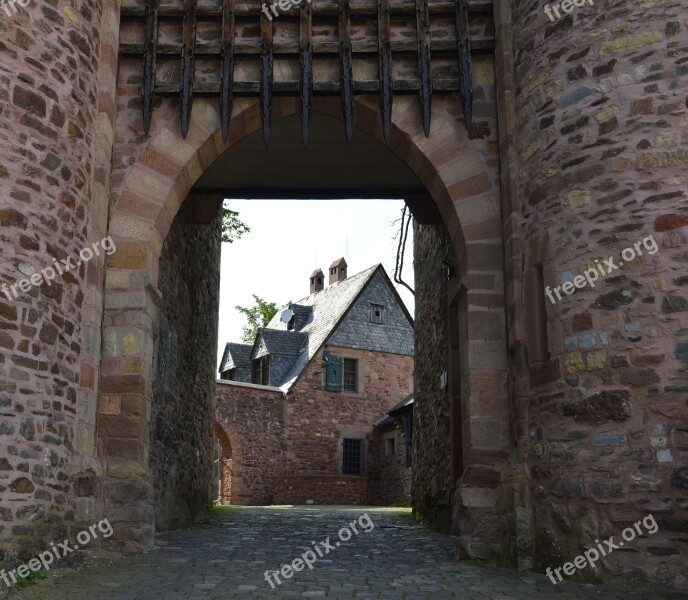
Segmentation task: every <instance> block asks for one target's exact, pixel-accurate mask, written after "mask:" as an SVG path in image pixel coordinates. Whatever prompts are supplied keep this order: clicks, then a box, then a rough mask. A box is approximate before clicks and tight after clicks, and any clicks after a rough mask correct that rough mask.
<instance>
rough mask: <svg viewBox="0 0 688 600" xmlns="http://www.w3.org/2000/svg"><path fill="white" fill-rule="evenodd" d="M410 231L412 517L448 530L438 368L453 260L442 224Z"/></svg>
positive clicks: (447, 417) (443, 354)
mask: <svg viewBox="0 0 688 600" xmlns="http://www.w3.org/2000/svg"><path fill="white" fill-rule="evenodd" d="M413 233H414V235H413V240H414V249H413V251H414V253H413V262H414V267H415V280H414V282H415V283H414V285H415V289H416V316H415V350H416V371H415V381H414V388H415V389H414V404H413V419H414V431H413V459H414V460H413V485H412V490H411V495H412V498H413V510H414V512H415V514H416V518H418V519H422V520H428V521H429V522H430V523H432V524H433V525H434V526H435V527H436V528H438V529H444V530H448V529H449V528H450V523H451V510H452V508H451V507H452V498H451V493H452V490H453V487H454V486H453V485H452V481H451V462H450V460H449V458H450V457H451V445H450V444H451V431H450V425H451V407H450V401H449V391H448V390H447V389H442V388H441V376H442V373H443V372H444V371H447V370H448V369H449V323H448V319H447V300H446V298H447V276H446V271H445V270H443V269H442V266H441V261H443V260H445V261H453V250H452V247H451V242H450V240H449V238H448V237H447V235H446V233H445V232H444V230H443V228H442V227H440V226H435V225H416V226H415V228H414V231H413ZM450 264H451V263H450Z"/></svg>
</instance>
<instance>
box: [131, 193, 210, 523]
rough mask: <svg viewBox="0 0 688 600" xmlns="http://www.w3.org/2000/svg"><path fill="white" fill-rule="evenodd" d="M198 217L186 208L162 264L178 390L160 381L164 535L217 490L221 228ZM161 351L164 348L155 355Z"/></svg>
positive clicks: (157, 478)
mask: <svg viewBox="0 0 688 600" xmlns="http://www.w3.org/2000/svg"><path fill="white" fill-rule="evenodd" d="M191 200H193V199H191ZM218 208H219V207H218ZM196 210H197V207H196V206H195V205H194V203H193V202H192V201H187V202H186V203H185V204H184V206H183V207H182V209H181V210H180V211H179V213H178V214H177V216H176V218H175V220H174V222H173V223H172V228H171V229H170V232H169V234H168V235H167V238H166V239H165V243H164V245H163V250H162V255H161V257H160V280H159V288H160V292H161V294H162V302H161V305H160V312H161V314H162V315H163V316H164V317H165V319H166V320H167V322H168V323H169V327H170V329H171V330H172V331H174V332H175V333H176V335H177V368H176V371H177V375H176V380H177V389H176V391H171V390H169V389H168V388H166V387H165V386H163V385H162V384H161V382H160V380H159V377H158V378H156V379H155V380H154V381H153V402H152V411H151V433H150V436H151V450H150V463H151V472H152V473H153V476H154V482H155V524H156V529H159V530H164V529H170V528H175V527H180V526H188V525H189V524H191V523H192V522H193V521H194V519H195V518H197V517H199V516H201V515H203V514H204V512H205V511H207V510H208V508H209V507H210V500H211V498H212V491H211V490H212V489H213V486H214V484H215V482H214V481H213V472H214V469H213V462H214V460H215V452H214V448H215V433H214V430H213V423H214V418H215V368H214V367H215V362H216V348H217V327H218V318H219V308H220V306H219V303H220V295H219V290H220V234H221V225H222V222H221V215H220V212H219V210H218V211H215V214H214V216H212V217H211V218H210V220H209V222H207V223H204V222H200V223H199V222H198V221H197V219H196V217H195V211H196ZM159 352H160V346H159V341H158V347H157V351H156V356H157V354H158V353H159ZM156 367H157V365H156ZM128 443H129V446H130V449H131V451H132V452H134V448H136V449H137V450H138V451H139V452H141V451H142V446H141V444H140V442H139V441H138V440H136V441H131V440H129V441H128ZM133 458H139V457H138V456H133ZM137 508H138V507H137V506H136V504H133V505H132V506H131V510H137Z"/></svg>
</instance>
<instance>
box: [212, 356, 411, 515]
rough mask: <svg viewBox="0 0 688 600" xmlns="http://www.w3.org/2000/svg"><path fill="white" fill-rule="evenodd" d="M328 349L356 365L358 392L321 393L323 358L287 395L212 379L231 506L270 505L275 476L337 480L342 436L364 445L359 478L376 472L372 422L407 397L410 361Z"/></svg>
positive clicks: (303, 483) (315, 361) (301, 485)
mask: <svg viewBox="0 0 688 600" xmlns="http://www.w3.org/2000/svg"><path fill="white" fill-rule="evenodd" d="M328 350H330V352H332V353H333V354H338V355H341V356H345V357H347V358H357V359H358V360H359V369H360V387H359V391H360V393H358V394H353V393H345V392H329V391H327V390H322V389H320V385H321V378H320V377H321V376H320V362H321V360H322V353H318V355H317V356H316V357H315V358H314V359H313V360H312V361H311V363H310V364H309V366H308V367H307V368H306V372H305V373H304V374H303V375H302V378H301V379H300V380H299V382H297V384H296V385H295V386H294V388H293V389H292V391H291V392H290V393H289V395H288V396H286V397H285V396H284V395H283V393H282V392H281V391H280V390H279V389H278V388H270V387H267V386H258V385H253V384H242V383H238V382H230V381H218V382H217V409H216V421H217V423H218V425H219V426H220V427H221V428H222V429H223V430H224V432H225V433H226V434H227V436H228V438H229V442H230V444H231V447H232V469H233V477H232V483H231V490H232V504H268V503H271V502H273V500H274V498H275V489H274V482H273V477H275V476H285V475H289V476H291V475H296V474H300V475H309V476H313V475H327V476H329V477H330V478H331V476H336V475H341V471H342V440H343V439H344V438H345V437H356V438H362V439H364V440H365V444H364V448H365V453H366V456H365V460H364V479H366V480H367V478H369V477H370V475H372V474H374V473H376V471H375V469H376V468H377V467H376V466H375V465H374V461H375V460H376V458H377V457H376V450H374V448H376V446H375V444H374V438H375V433H374V432H373V423H374V422H375V421H377V420H378V419H379V418H380V417H382V416H384V415H385V414H386V413H387V411H388V410H389V409H390V408H392V407H393V406H394V405H395V404H397V403H398V402H399V401H400V400H402V399H403V398H405V397H406V396H408V394H409V393H410V392H411V385H412V381H413V357H410V356H402V355H398V354H387V353H384V352H366V351H362V350H352V349H349V348H338V347H335V346H329V347H328ZM316 479H317V478H316ZM339 479H341V480H342V481H344V480H347V478H346V477H343V478H341V477H340V478H339ZM310 480H311V479H308V478H306V479H304V480H303V481H300V482H299V484H298V490H299V494H301V493H304V494H305V493H306V490H305V487H304V486H306V485H307V481H310ZM312 481H314V482H315V479H312ZM327 481H328V482H330V483H331V481H330V479H328V480H327ZM314 485H315V487H316V488H317V487H318V485H319V484H318V485H316V484H315V483H314ZM356 485H357V484H356ZM326 487H327V486H326ZM327 489H330V488H327ZM331 489H335V488H331ZM356 489H357V490H358V489H359V488H356ZM316 492H317V490H316V489H315V488H314V490H313V492H312V495H313V494H316ZM359 492H360V490H359V491H356V492H352V493H354V494H359ZM285 493H287V492H285ZM323 493H324V492H323ZM362 493H363V496H362V498H363V499H365V496H366V492H365V490H364V491H363V492H362ZM306 495H308V494H306ZM335 495H336V494H335ZM299 497H300V496H299ZM356 497H357V498H358V497H359V496H358V495H356ZM334 499H335V498H334V496H332V501H334Z"/></svg>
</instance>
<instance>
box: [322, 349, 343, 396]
mask: <svg viewBox="0 0 688 600" xmlns="http://www.w3.org/2000/svg"><path fill="white" fill-rule="evenodd" d="M343 371H344V360H343V359H342V357H341V356H333V355H330V361H329V363H328V364H327V383H326V384H325V389H326V390H329V391H330V392H341V391H342V380H343Z"/></svg>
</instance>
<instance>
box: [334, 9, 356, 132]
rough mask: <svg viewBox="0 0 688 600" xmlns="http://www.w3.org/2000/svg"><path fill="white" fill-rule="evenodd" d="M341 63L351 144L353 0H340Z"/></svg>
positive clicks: (346, 118) (344, 104)
mask: <svg viewBox="0 0 688 600" xmlns="http://www.w3.org/2000/svg"><path fill="white" fill-rule="evenodd" d="M338 18H339V65H340V97H341V101H342V118H343V119H344V131H345V133H346V141H347V142H348V143H349V144H350V143H351V139H352V137H353V133H354V75H353V61H352V58H351V2H350V0H339V13H338Z"/></svg>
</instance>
